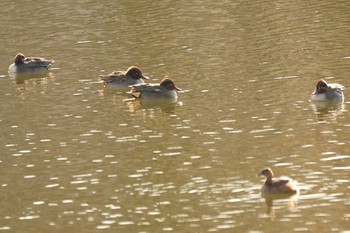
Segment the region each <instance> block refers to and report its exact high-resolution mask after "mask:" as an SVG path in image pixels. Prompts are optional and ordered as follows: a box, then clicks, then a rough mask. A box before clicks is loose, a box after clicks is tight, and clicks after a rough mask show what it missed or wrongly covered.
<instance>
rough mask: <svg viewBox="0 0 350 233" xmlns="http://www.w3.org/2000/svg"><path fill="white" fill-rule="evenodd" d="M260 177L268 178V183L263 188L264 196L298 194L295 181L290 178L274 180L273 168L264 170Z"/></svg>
mask: <svg viewBox="0 0 350 233" xmlns="http://www.w3.org/2000/svg"><path fill="white" fill-rule="evenodd" d="M259 175H261V176H265V177H266V181H265V183H264V184H263V185H262V187H261V193H262V194H295V193H297V192H298V188H297V186H296V183H295V181H294V180H293V179H291V178H289V177H280V178H278V179H277V178H274V174H273V171H272V169H271V168H265V169H263V170H262V171H261V172H260V173H259Z"/></svg>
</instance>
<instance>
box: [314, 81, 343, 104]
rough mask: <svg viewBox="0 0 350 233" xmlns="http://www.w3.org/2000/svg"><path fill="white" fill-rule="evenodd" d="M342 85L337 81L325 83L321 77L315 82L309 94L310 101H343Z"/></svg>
mask: <svg viewBox="0 0 350 233" xmlns="http://www.w3.org/2000/svg"><path fill="white" fill-rule="evenodd" d="M344 90H345V88H344V86H343V85H341V84H338V83H327V82H326V81H325V80H323V79H321V80H319V81H318V82H317V84H316V88H315V91H314V92H313V93H312V94H311V97H310V99H311V101H332V102H343V101H344V93H343V92H344Z"/></svg>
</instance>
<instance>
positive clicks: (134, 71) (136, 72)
mask: <svg viewBox="0 0 350 233" xmlns="http://www.w3.org/2000/svg"><path fill="white" fill-rule="evenodd" d="M126 75H128V76H130V77H131V78H133V79H141V78H143V79H149V78H148V77H146V76H144V75H143V74H142V72H141V70H140V68H138V67H136V66H130V67H129V68H128V69H127V71H126Z"/></svg>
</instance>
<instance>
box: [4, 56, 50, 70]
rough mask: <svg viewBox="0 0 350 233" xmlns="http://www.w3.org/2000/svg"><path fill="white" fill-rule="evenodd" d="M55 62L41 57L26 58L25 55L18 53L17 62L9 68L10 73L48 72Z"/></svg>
mask: <svg viewBox="0 0 350 233" xmlns="http://www.w3.org/2000/svg"><path fill="white" fill-rule="evenodd" d="M53 62H54V61H53V60H48V59H45V58H41V57H25V56H24V55H23V53H17V55H16V57H15V62H14V63H12V64H11V65H10V66H9V73H24V72H36V71H48V70H49V68H50V66H51V64H52V63H53Z"/></svg>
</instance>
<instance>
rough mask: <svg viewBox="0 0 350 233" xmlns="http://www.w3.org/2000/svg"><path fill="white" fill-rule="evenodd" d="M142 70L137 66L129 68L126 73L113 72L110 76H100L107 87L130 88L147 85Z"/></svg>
mask: <svg viewBox="0 0 350 233" xmlns="http://www.w3.org/2000/svg"><path fill="white" fill-rule="evenodd" d="M143 79H148V77H146V76H144V75H143V74H142V72H141V70H140V69H139V68H138V67H136V66H131V67H129V68H128V69H127V70H126V71H113V72H112V73H110V74H108V75H100V80H101V81H102V82H103V85H104V86H105V87H121V88H128V87H130V86H131V85H135V84H142V83H145V82H144V81H143Z"/></svg>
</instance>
